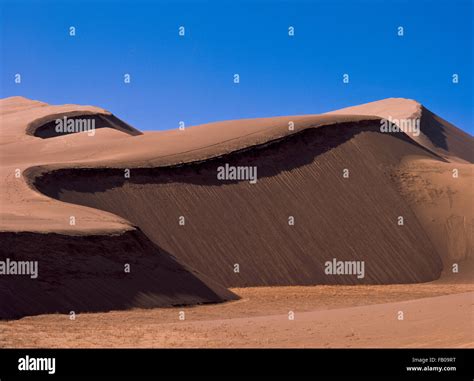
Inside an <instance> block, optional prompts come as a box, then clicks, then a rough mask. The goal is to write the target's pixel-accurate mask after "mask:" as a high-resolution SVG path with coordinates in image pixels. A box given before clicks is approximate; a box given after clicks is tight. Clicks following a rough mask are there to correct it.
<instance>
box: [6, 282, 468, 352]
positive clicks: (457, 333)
mask: <svg viewBox="0 0 474 381" xmlns="http://www.w3.org/2000/svg"><path fill="white" fill-rule="evenodd" d="M232 291H234V292H235V293H237V294H238V295H240V296H241V297H242V299H241V300H239V301H235V302H228V303H225V304H215V305H201V306H196V307H186V308H156V309H150V310H145V309H134V310H131V311H117V312H109V313H94V314H80V315H77V316H76V319H75V320H70V319H69V316H68V315H59V314H56V315H40V316H35V317H26V318H23V319H20V320H16V321H9V322H0V346H1V347H21V348H23V347H26V348H31V347H37V348H38V347H39V348H41V347H71V348H74V347H79V348H80V347H87V348H91V347H119V348H120V347H121V348H125V347H126V348H128V347H140V348H141V347H153V348H159V347H167V348H168V347H199V348H202V347H212V348H215V347H224V348H225V347H322V348H327V347H329V348H342V347H357V348H361V347H396V348H399V347H410V348H416V347H470V348H472V347H474V334H473V332H474V331H473V330H472V324H473V323H472V322H473V320H472V316H473V315H472V313H473V301H474V298H473V296H474V292H473V291H474V286H473V285H472V284H442V283H437V282H433V283H425V284H416V285H413V284H412V285H382V286H340V285H339V286H313V287H259V288H245V289H233V290H232ZM289 311H293V312H294V320H289V318H288V317H289V315H288V314H289ZM399 311H402V312H403V314H404V320H398V313H399ZM181 312H184V317H185V320H179V318H180V313H181Z"/></svg>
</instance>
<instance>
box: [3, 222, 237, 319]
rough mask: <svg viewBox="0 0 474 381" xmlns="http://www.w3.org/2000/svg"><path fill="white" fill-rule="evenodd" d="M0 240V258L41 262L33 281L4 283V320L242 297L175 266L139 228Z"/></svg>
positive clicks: (14, 236)
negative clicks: (117, 233)
mask: <svg viewBox="0 0 474 381" xmlns="http://www.w3.org/2000/svg"><path fill="white" fill-rule="evenodd" d="M0 239H1V242H2V245H1V246H0V259H1V260H5V258H9V259H10V260H15V261H37V263H38V264H37V266H38V273H37V278H36V279H32V278H31V277H30V276H27V275H23V276H3V277H1V278H0V295H1V300H2V303H1V308H0V318H10V319H11V318H19V317H23V316H27V315H38V314H44V313H63V314H69V313H70V312H71V311H74V312H75V313H79V312H97V311H109V310H112V309H128V308H133V307H139V308H153V307H164V306H175V305H185V304H200V303H209V302H221V301H223V300H232V299H238V297H237V296H236V295H234V294H233V293H232V292H230V291H228V290H227V289H225V288H224V287H222V286H219V285H217V284H215V283H214V282H212V280H210V279H207V278H205V277H204V278H203V277H202V275H199V274H196V273H195V272H193V271H191V270H190V269H188V268H186V267H184V266H183V265H181V264H180V263H178V262H177V261H176V260H175V259H174V258H173V257H172V256H170V255H169V254H168V253H166V252H164V251H163V250H160V249H158V248H157V247H156V246H155V245H154V244H153V243H152V242H150V241H149V240H148V238H147V237H146V236H145V235H144V234H143V233H142V232H140V231H138V230H136V231H128V232H124V233H123V234H121V235H109V236H107V235H88V236H67V235H62V234H54V233H49V234H38V233H24V232H23V233H8V232H1V233H0ZM12 247H13V248H15V255H12V253H11V250H10V248H12ZM126 265H128V266H129V271H125V266H126Z"/></svg>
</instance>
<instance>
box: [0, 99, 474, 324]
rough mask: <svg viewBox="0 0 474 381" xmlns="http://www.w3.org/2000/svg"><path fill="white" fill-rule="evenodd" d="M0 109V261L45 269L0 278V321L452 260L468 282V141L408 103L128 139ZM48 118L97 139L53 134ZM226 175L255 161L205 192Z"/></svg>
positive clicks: (446, 264)
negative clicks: (338, 271) (239, 176)
mask: <svg viewBox="0 0 474 381" xmlns="http://www.w3.org/2000/svg"><path fill="white" fill-rule="evenodd" d="M391 110H393V111H391ZM0 113H1V114H0V115H1V122H2V127H1V131H0V133H1V141H0V144H1V147H2V152H1V166H0V176H1V180H2V183H3V184H4V186H3V187H2V210H1V214H0V215H1V221H0V230H1V233H0V234H1V235H2V244H1V245H0V254H1V257H0V260H1V259H3V258H18V259H29V260H32V259H33V258H35V259H36V260H38V261H39V268H40V271H41V269H44V274H47V275H48V276H46V275H45V276H44V277H43V278H41V280H40V281H38V280H33V279H31V280H30V279H28V280H26V279H23V280H21V281H20V280H18V281H15V282H11V279H4V278H6V277H3V278H0V282H1V283H0V293H1V295H2V298H3V297H4V296H6V297H7V300H8V301H9V303H8V307H4V305H5V304H4V303H2V306H1V307H0V317H4V318H8V317H17V316H21V315H32V314H38V313H45V312H68V311H69V310H75V311H76V312H81V311H97V310H111V309H123V308H129V307H136V306H139V307H145V308H146V307H156V306H166V305H179V304H195V303H206V302H216V301H225V300H230V299H234V298H237V296H235V295H234V294H233V293H231V292H230V291H227V290H226V289H225V287H230V286H262V285H280V286H281V285H314V284H358V283H365V284H388V283H415V282H426V281H431V280H435V279H438V278H439V277H440V275H441V273H442V272H443V271H444V272H445V273H446V272H447V271H446V270H447V269H448V270H449V269H450V267H451V265H452V264H453V262H454V261H456V262H459V264H460V273H461V275H463V276H467V275H472V272H471V271H472V270H469V267H468V266H467V265H463V263H470V261H469V258H471V257H472V226H473V210H472V205H471V204H470V202H469V201H468V200H469V194H470V193H471V196H472V188H470V187H469V184H472V183H471V181H472V165H471V163H472V148H473V139H472V137H471V136H469V135H467V134H465V133H463V132H462V131H460V130H458V129H457V128H456V127H454V126H453V125H451V124H449V123H447V122H445V121H443V120H442V119H441V118H439V117H437V116H436V115H434V114H432V113H431V112H430V111H428V110H426V109H425V108H424V107H423V106H421V105H419V104H418V103H416V102H414V101H410V100H403V99H388V100H384V101H380V102H374V103H373V104H367V105H362V106H357V107H354V108H352V109H348V110H341V111H340V112H332V113H328V114H325V115H308V116H289V117H277V118H263V119H246V120H238V121H227V122H218V123H211V124H207V125H201V126H196V127H192V128H188V129H186V130H184V131H178V130H175V131H167V132H148V133H143V134H141V133H140V132H139V131H138V130H135V129H134V128H132V127H130V126H128V125H127V124H126V123H124V122H121V121H119V120H118V119H117V118H116V117H114V116H112V115H111V114H110V113H108V112H107V111H105V110H102V109H98V108H94V107H85V106H73V105H66V106H49V105H46V104H44V103H41V102H36V101H30V100H27V99H25V98H19V97H15V98H7V99H5V100H2V101H0ZM62 115H67V116H69V117H81V116H84V115H90V116H91V118H92V117H93V118H98V120H100V123H99V126H100V128H99V129H97V130H96V131H95V134H94V136H89V135H88V134H87V133H86V132H82V133H76V134H62V135H61V134H60V136H58V134H57V133H55V131H54V130H53V129H54V125H53V124H52V122H53V121H54V120H55V118H58V117H61V116H62ZM388 117H391V118H393V119H397V118H399V119H400V118H413V117H419V118H421V132H422V133H421V134H420V135H419V136H413V135H412V134H410V133H405V132H391V133H382V132H381V131H380V125H381V120H380V119H381V118H388ZM289 124H292V125H294V129H293V130H290V129H289V128H288V126H289ZM226 164H228V165H231V166H256V167H257V169H258V181H257V182H256V183H255V184H251V183H249V182H248V181H219V180H218V179H217V177H216V172H217V168H218V167H220V166H224V165H226ZM427 168H428V169H429V168H432V169H433V171H434V173H437V174H438V175H436V176H434V177H432V178H431V177H430V178H429V179H427V177H429V176H431V175H430V173H431V172H430V171H429V170H425V171H424V173H425V177H423V175H420V171H422V170H423V169H427ZM454 168H456V169H459V173H460V175H459V177H458V178H453V176H451V175H450V174H451V172H452V170H453V169H454ZM346 169H347V170H349V177H344V176H343V174H344V171H345V170H346ZM127 170H130V177H129V178H128V177H126V176H124V174H125V173H126V172H127ZM18 171H19V172H20V175H19V176H18ZM443 173H444V175H439V174H443ZM420 178H421V180H420ZM427 181H428V182H429V184H430V187H431V189H432V191H431V192H430V191H428V194H429V198H426V197H425V198H423V197H420V194H423V192H427V190H426V182H427ZM446 199H448V200H451V201H449V202H448V203H446ZM71 216H74V218H75V224H74V225H71V224H70V217H71ZM290 216H291V217H293V218H294V225H289V223H288V221H289V217H290ZM180 217H184V218H185V224H184V225H180V224H179V218H180ZM399 217H403V221H404V224H403V226H400V225H398V222H399ZM43 237H47V238H46V239H43ZM111 242H113V244H112V243H111ZM50 245H51V246H50ZM58 258H60V259H61V260H58ZM334 258H336V259H337V260H342V261H346V260H347V261H353V260H358V261H364V262H365V277H363V278H358V277H357V276H347V275H331V276H328V275H326V274H325V273H324V265H325V262H326V261H330V260H332V259H334ZM466 260H467V261H466ZM129 262H132V271H131V273H130V274H133V276H132V277H130V278H126V276H125V275H124V274H123V272H121V268H122V267H123V264H124V263H129ZM84 264H86V265H84ZM133 264H135V267H134V265H133ZM236 264H238V265H239V270H240V271H239V272H238V273H236V272H235V271H234V269H235V265H236ZM68 269H70V270H71V271H69V270H68ZM133 271H136V272H135V273H133ZM467 272H469V274H467ZM130 274H129V275H130ZM129 275H127V276H129ZM458 275H459V274H458ZM111 279H113V281H112V282H110V280H111ZM124 279H128V280H127V281H126V282H125V281H124ZM107 282H109V283H107ZM105 283H107V285H105ZM30 285H31V286H30ZM93 288H94V289H98V290H102V291H100V292H97V293H96V294H95V295H96V296H95V297H90V298H87V295H90V293H91V290H92V289H93ZM33 289H34V291H33ZM20 290H21V291H20ZM31 300H37V301H38V302H37V303H31V302H30V301H31Z"/></svg>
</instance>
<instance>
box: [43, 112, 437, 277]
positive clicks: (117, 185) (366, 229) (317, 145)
mask: <svg viewBox="0 0 474 381" xmlns="http://www.w3.org/2000/svg"><path fill="white" fill-rule="evenodd" d="M379 126H380V122H379V121H378V120H367V121H361V122H357V123H356V122H348V123H343V124H335V125H330V126H326V127H320V128H315V129H307V130H304V131H302V132H300V133H298V134H295V135H292V136H289V137H287V138H284V139H281V140H279V141H276V142H273V143H269V144H266V145H263V146H259V147H253V148H250V149H248V150H244V151H240V152H235V153H231V154H228V155H224V156H222V157H218V158H215V159H209V160H206V161H204V162H200V163H190V164H187V165H181V166H172V167H163V168H149V169H147V168H136V169H132V170H131V174H130V179H124V176H123V170H120V169H116V170H112V169H95V170H94V169H83V170H80V169H75V170H68V169H64V170H57V171H55V172H52V173H49V174H45V175H44V176H43V177H40V178H37V179H36V183H35V186H36V187H38V189H39V190H40V191H41V192H43V193H45V194H47V195H49V196H51V197H54V198H58V199H60V200H62V201H66V202H71V203H76V204H81V205H86V206H90V207H93V208H100V209H103V210H106V211H109V212H112V213H114V214H117V215H120V216H122V217H124V218H125V219H126V220H128V221H131V222H132V223H133V224H134V225H136V226H139V227H140V228H141V229H142V230H143V231H144V233H145V234H147V236H148V237H150V238H151V239H152V240H153V241H154V242H155V243H157V244H159V245H160V246H161V247H163V248H164V249H165V250H167V251H169V252H170V253H172V254H173V255H175V256H176V257H177V258H178V259H179V260H180V261H181V262H182V263H185V264H187V265H189V266H191V267H193V268H196V269H197V270H198V271H200V272H202V273H204V274H206V275H207V276H209V277H210V278H212V279H216V280H217V281H218V282H220V283H221V284H223V285H225V286H258V285H297V284H336V283H341V284H358V283H365V284H367V283H406V282H423V281H429V280H433V279H436V278H437V277H438V276H439V274H440V272H441V269H442V266H441V261H440V259H439V257H438V256H437V255H436V254H434V253H435V249H434V247H433V245H432V244H431V242H430V240H429V239H428V237H427V236H426V234H425V232H424V231H423V228H422V226H421V225H420V224H419V222H418V220H417V218H416V217H415V215H414V214H413V213H412V211H411V209H410V208H409V207H408V206H407V205H406V203H405V202H404V200H403V199H402V198H401V197H400V195H399V194H398V192H397V191H396V188H395V186H394V184H393V183H392V181H391V178H390V173H391V170H392V169H394V168H395V167H396V165H397V164H398V162H399V160H400V159H401V158H402V157H404V156H405V155H424V156H426V157H433V158H434V156H433V155H431V154H430V153H428V152H427V151H426V150H425V149H423V148H422V147H420V146H419V145H418V144H416V143H414V142H412V141H411V140H410V139H409V138H407V137H406V136H405V135H404V134H400V133H398V134H382V133H380V132H379ZM176 160H179V159H176ZM225 165H229V166H233V167H242V166H248V167H256V168H257V169H258V181H257V182H256V183H255V184H251V183H250V182H249V181H220V180H218V179H217V173H218V168H219V167H224V166H225ZM346 169H347V170H348V171H349V172H348V177H345V176H344V173H345V170H346ZM399 217H403V219H404V224H403V226H399V225H398V221H399V220H398V219H399ZM180 218H184V220H180ZM292 218H293V219H294V225H290V224H289V222H290V219H292ZM180 221H184V225H180ZM333 260H340V261H354V260H358V261H363V262H364V263H365V274H364V276H363V277H358V276H357V275H355V274H352V275H347V274H345V275H328V274H326V273H325V264H326V262H327V261H333ZM236 265H238V268H239V272H235V268H236V267H235V266H236Z"/></svg>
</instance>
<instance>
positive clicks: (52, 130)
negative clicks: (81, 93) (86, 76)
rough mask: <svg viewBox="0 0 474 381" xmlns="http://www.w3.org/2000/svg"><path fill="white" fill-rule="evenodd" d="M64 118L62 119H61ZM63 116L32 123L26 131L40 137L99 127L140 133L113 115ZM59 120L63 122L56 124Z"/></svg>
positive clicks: (134, 134)
mask: <svg viewBox="0 0 474 381" xmlns="http://www.w3.org/2000/svg"><path fill="white" fill-rule="evenodd" d="M63 118H64V119H63ZM63 118H59V119H58V118H55V119H53V120H50V121H48V122H41V123H40V124H39V125H38V123H34V124H32V125H31V126H30V127H29V128H28V131H27V132H28V133H29V134H31V135H33V136H36V137H38V138H42V139H48V138H54V137H57V136H64V135H68V134H73V133H79V132H89V133H90V132H91V131H94V132H95V130H96V129H99V128H113V129H116V130H118V131H121V132H125V133H127V134H129V135H132V136H136V135H141V132H140V131H138V130H136V129H135V128H133V127H131V126H129V125H128V124H127V123H125V122H123V121H122V120H120V119H118V118H116V117H115V116H114V115H105V114H104V115H100V114H89V115H87V114H86V115H74V116H71V117H67V116H64V117H63ZM58 121H59V122H64V127H63V126H62V124H61V125H60V126H58ZM67 122H71V125H72V126H71V128H70V129H69V128H68V125H67Z"/></svg>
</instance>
